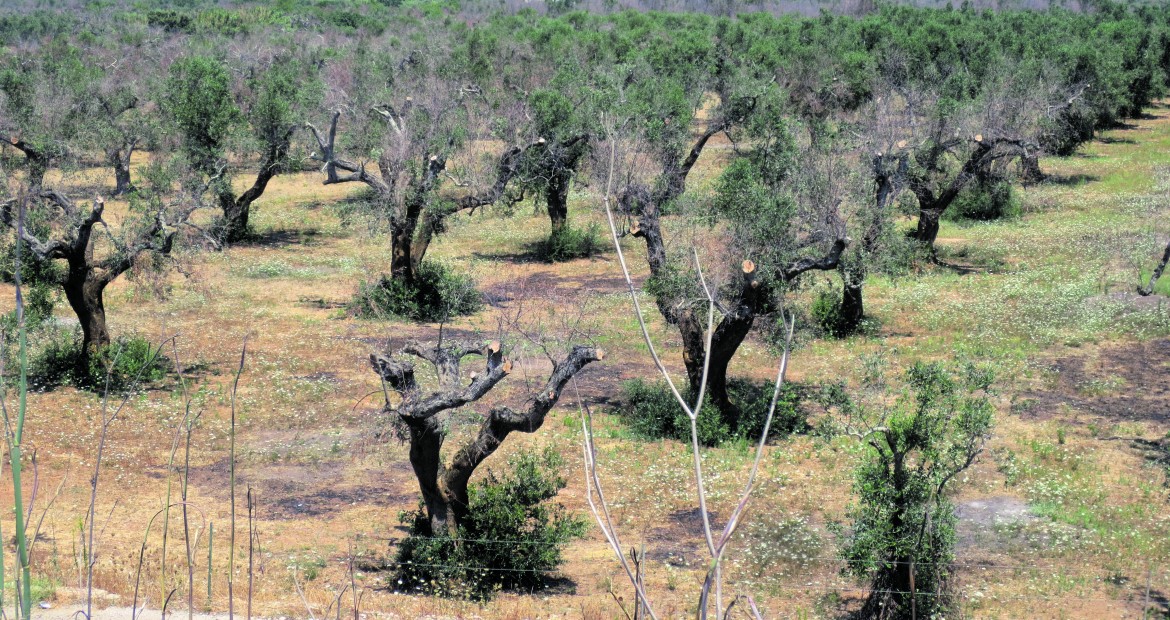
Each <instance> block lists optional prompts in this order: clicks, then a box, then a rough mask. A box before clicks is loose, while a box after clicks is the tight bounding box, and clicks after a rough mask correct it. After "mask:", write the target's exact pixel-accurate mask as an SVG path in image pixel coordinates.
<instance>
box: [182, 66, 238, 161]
mask: <svg viewBox="0 0 1170 620" xmlns="http://www.w3.org/2000/svg"><path fill="white" fill-rule="evenodd" d="M163 107H164V110H165V111H166V113H167V115H168V116H169V118H170V119H171V121H172V122H173V123H174V124H175V126H176V127H177V128H178V129H179V131H180V132H181V133H182V136H183V150H184V151H185V154H186V156H187V159H188V161H189V162H190V164H191V166H192V167H193V168H195V169H196V170H197V171H199V172H200V173H202V174H205V175H213V174H216V173H217V167H218V166H220V165H221V161H222V160H223V158H224V157H225V156H226V148H227V141H228V138H229V135H230V133H231V131H232V128H233V127H234V126H235V125H236V123H238V122H239V120H240V110H239V108H238V107H236V103H235V100H234V98H233V96H232V87H231V74H230V73H229V72H228V69H227V67H225V66H224V64H223V63H222V62H220V61H219V60H216V59H215V58H210V57H207V56H191V57H187V58H181V59H179V60H176V61H175V62H174V64H172V65H171V70H170V76H169V77H168V78H167V83H166V92H165V94H164V96H163Z"/></svg>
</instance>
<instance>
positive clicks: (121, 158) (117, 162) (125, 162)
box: [106, 140, 135, 196]
mask: <svg viewBox="0 0 1170 620" xmlns="http://www.w3.org/2000/svg"><path fill="white" fill-rule="evenodd" d="M134 144H135V141H134V140H127V141H126V142H125V143H124V144H123V145H122V146H120V147H118V148H115V149H110V150H108V151H106V160H107V161H109V162H110V165H111V166H113V167H114V195H115V196H122V195H124V194H127V193H129V192H130V190H132V189H134V186H133V185H132V184H131V182H130V156H131V155H133V153H134Z"/></svg>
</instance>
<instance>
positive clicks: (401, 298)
mask: <svg viewBox="0 0 1170 620" xmlns="http://www.w3.org/2000/svg"><path fill="white" fill-rule="evenodd" d="M482 307H483V295H482V294H481V293H480V292H479V291H478V290H477V289H476V288H475V281H473V280H472V279H471V278H470V277H468V276H464V275H460V274H457V273H454V272H452V271H451V270H450V269H449V268H448V267H447V266H446V265H444V264H443V263H438V262H433V261H423V263H422V264H421V265H419V268H418V270H417V271H416V272H415V280H414V283H413V284H407V283H406V282H404V281H403V280H401V279H397V278H390V277H387V276H382V277H381V278H380V279H379V280H378V281H376V282H363V283H362V284H360V285H359V286H358V292H357V294H356V295H355V296H354V298H353V300H352V301H350V302H349V305H348V311H349V313H350V314H351V315H353V316H355V317H358V318H363V319H389V318H405V319H410V320H412V321H422V322H434V321H441V320H444V319H447V318H451V317H456V316H466V315H469V314H475V313H476V312H478V311H479V309H480V308H482Z"/></svg>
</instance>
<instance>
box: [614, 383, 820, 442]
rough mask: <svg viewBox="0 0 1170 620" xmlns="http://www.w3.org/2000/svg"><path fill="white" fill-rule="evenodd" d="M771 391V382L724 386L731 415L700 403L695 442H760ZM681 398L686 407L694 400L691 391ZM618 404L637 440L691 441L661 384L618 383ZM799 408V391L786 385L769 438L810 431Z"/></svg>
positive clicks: (679, 410)
mask: <svg viewBox="0 0 1170 620" xmlns="http://www.w3.org/2000/svg"><path fill="white" fill-rule="evenodd" d="M772 388H773V386H772V384H770V383H768V384H764V383H753V382H751V381H746V380H743V379H732V380H730V381H728V382H727V392H728V395H729V396H730V399H731V402H732V404H733V406H734V407H735V408H736V411H735V412H734V415H731V416H725V415H723V413H722V412H720V411H719V409H718V408H717V407H716V406H714V405H713V404H712V403H711V402H710V401H709V400H707V401H706V402H704V404H703V408H702V409H700V410H699V416H698V420H697V424H696V430H697V431H698V436H699V443H701V444H703V445H705V446H716V445H719V444H721V443H724V442H726V441H732V440H737V439H744V440H748V441H755V440H757V439H759V436H760V433H762V432H763V430H764V422H765V421H766V420H767V417H768V409H769V407H770V406H771V404H772ZM683 397H684V398H686V399H687V400H688V402H692V403H693V401H694V395H692V394H690V393H689V390H688V391H687V392H686V393H684V394H683ZM622 400H623V401H624V403H623V404H622V406H621V407H619V408H618V411H617V412H618V415H619V416H621V418H622V419H623V420H624V421H625V422H626V424H628V425H629V426H630V428H631V429H632V430H633V431H634V433H635V434H637V435H638V436H640V437H643V438H646V439H677V440H679V441H690V440H691V423H690V419H689V418H688V417H687V414H686V412H684V411H683V410H682V407H679V405H678V401H677V400H675V398H674V395H673V394H672V393H671V392H670V388H669V387H668V386H667V385H666V383H665V382H664V381H658V382H654V383H649V382H646V381H642V380H641V379H631V380H629V381H626V382H624V383H622ZM800 403H801V390H800V388H799V387H797V386H796V385H794V384H792V383H786V384H784V386H783V387H781V389H780V398H779V399H778V400H777V401H776V412H775V414H774V415H773V418H772V427H771V430H770V431H769V434H770V435H772V436H783V435H788V434H791V433H800V432H804V431H805V430H807V429H808V421H807V419H806V416H805V413H804V411H803V409H802V408H801V406H800Z"/></svg>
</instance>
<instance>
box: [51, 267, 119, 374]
mask: <svg viewBox="0 0 1170 620" xmlns="http://www.w3.org/2000/svg"><path fill="white" fill-rule="evenodd" d="M107 284H108V282H106V281H105V280H104V279H103V278H98V277H96V276H95V275H94V274H93V273H92V271H90V270H85V271H82V272H80V273H78V272H74V271H73V270H72V269H70V273H69V275H68V276H67V278H66V280H65V282H64V283H63V284H62V288H64V289H65V299H67V300H68V301H69V307H70V308H72V309H73V313H74V314H76V315H77V321H78V323H80V324H81V344H82V355H83V356H84V358H83V361H88V359H89V358H90V357H91V356H92V355H93V354H94V353H97V352H98V351H100V350H101V349H102V348H104V347H106V346H108V345H109V344H110V332H109V330H108V329H107V328H106V304H105V300H104V298H103V294H104V293H105V289H106V285H107Z"/></svg>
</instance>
